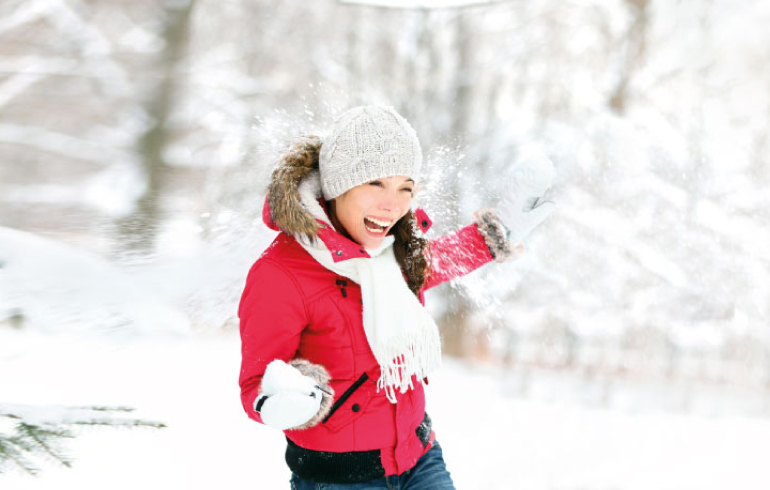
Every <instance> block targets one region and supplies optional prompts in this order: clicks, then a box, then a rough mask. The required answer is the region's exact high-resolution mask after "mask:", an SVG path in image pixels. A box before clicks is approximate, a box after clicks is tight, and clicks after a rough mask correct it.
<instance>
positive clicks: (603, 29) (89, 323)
mask: <svg viewBox="0 0 770 490" xmlns="http://www.w3.org/2000/svg"><path fill="white" fill-rule="evenodd" d="M768 22H770V3H769V2H766V1H762V0H730V1H728V0H679V1H663V0H609V1H606V0H603V1H598V0H567V1H564V0H537V1H535V0H516V1H493V2H485V1H481V0H478V1H465V2H463V1H459V0H452V1H443V2H442V1H438V0H436V1H424V2H406V1H399V2H384V1H379V2H378V1H366V2H363V1H362V2H356V1H339V2H333V1H331V0H320V1H314V2H303V1H301V0H285V1H282V2H280V3H276V2H270V1H267V0H220V1H212V0H209V1H205V0H135V1H131V2H125V1H119V0H100V1H99V2H89V1H86V0H5V1H3V2H2V3H0V458H3V455H4V454H8V453H4V452H3V451H5V450H6V449H7V446H4V445H3V444H5V443H7V441H8V440H10V438H12V437H13V436H12V434H13V433H14V432H13V431H14V427H15V424H17V423H18V421H19V420H21V419H24V420H27V421H28V422H29V423H37V424H40V426H42V427H60V428H66V430H69V431H70V433H69V435H72V436H74V437H64V438H61V440H59V441H57V443H56V444H57V447H56V451H55V452H56V453H57V454H65V455H66V456H67V457H68V458H70V459H71V460H72V466H71V467H63V466H61V465H60V464H59V463H57V462H56V459H55V458H53V457H51V456H50V455H48V456H46V455H45V454H44V453H40V452H38V453H37V454H33V455H32V456H30V457H29V461H28V462H29V463H30V464H32V465H34V466H35V467H36V468H37V469H39V470H41V471H40V472H39V474H38V476H35V477H32V476H29V475H28V474H26V473H25V472H24V471H22V470H21V469H20V468H19V466H18V465H15V464H14V463H13V461H12V459H9V458H7V457H6V458H4V459H0V472H2V473H0V489H3V490H5V489H6V488H8V489H14V490H15V489H47V488H78V489H90V488H94V489H96V488H104V487H105V486H107V485H108V484H109V485H110V487H111V488H119V489H121V488H136V487H137V486H138V485H142V486H144V487H148V488H164V487H165V488H168V487H172V488H177V487H186V488H191V489H197V488H201V489H202V488H209V487H211V486H213V485H218V486H221V487H223V488H227V487H234V486H236V485H238V486H239V487H243V486H246V487H251V488H259V489H262V488H265V489H272V488H276V489H280V488H288V484H287V480H288V470H287V469H286V468H285V466H284V464H283V459H282V458H283V456H282V451H283V439H282V436H281V435H280V434H277V433H274V432H272V431H270V430H269V429H267V428H265V427H262V426H259V425H258V424H255V423H253V422H250V421H249V420H248V419H247V418H246V416H245V414H243V413H242V409H241V407H240V401H239V399H238V388H237V374H238V368H239V365H238V364H239V360H240V359H239V350H238V349H239V345H238V336H237V318H236V317H235V313H236V306H237V301H238V298H239V295H240V292H241V288H242V286H243V281H244V279H245V274H246V272H247V270H248V267H249V266H250V265H251V263H252V262H253V261H254V260H255V259H256V258H257V257H258V256H259V254H260V252H261V251H262V250H263V249H264V247H265V246H266V245H267V244H268V243H269V242H270V241H271V239H272V237H273V234H272V233H271V232H270V231H269V230H267V229H266V228H265V227H263V226H261V224H260V222H261V216H260V213H261V205H262V201H263V199H264V190H265V184H266V181H267V178H268V176H269V173H270V168H271V164H272V162H274V161H275V159H276V158H277V156H278V155H279V154H280V153H281V152H282V151H283V150H285V149H286V148H287V146H288V144H289V143H290V142H291V140H292V139H293V138H295V137H297V136H299V135H302V134H308V133H313V134H320V135H323V134H324V132H325V131H326V130H327V129H328V127H329V124H330V122H331V121H332V119H333V117H334V116H335V115H337V114H339V113H340V112H342V111H344V110H345V109H346V108H348V107H350V106H352V105H355V104H361V103H372V102H379V103H389V104H391V105H394V106H395V107H396V108H397V109H398V110H399V112H401V113H402V114H403V115H405V116H406V117H407V119H409V121H410V122H412V124H413V125H414V126H415V128H416V130H417V132H418V135H419V136H420V139H421V142H422V146H423V150H424V153H425V157H426V161H427V164H426V165H425V172H424V175H423V176H421V177H422V182H423V189H422V190H421V191H420V193H419V195H418V199H419V201H420V203H421V205H422V206H423V207H424V208H425V209H426V210H427V211H428V213H429V214H430V215H431V216H432V218H433V219H434V221H435V223H436V225H435V227H434V230H432V231H431V236H437V235H439V234H441V233H444V232H447V231H449V230H451V229H454V228H456V227H458V226H461V225H463V224H465V223H467V222H468V221H469V220H470V217H471V214H472V212H473V211H474V210H476V209H478V208H479V207H482V206H487V205H494V204H495V203H496V201H497V199H499V196H500V195H501V193H503V192H505V188H506V183H505V182H504V181H502V180H501V179H500V178H499V176H500V175H502V174H503V172H504V170H505V169H506V167H508V166H510V165H511V164H512V163H513V162H515V161H516V158H517V157H518V155H519V153H520V152H521V149H522V148H524V147H525V146H526V145H528V144H532V143H536V144H538V145H540V146H541V148H543V149H544V151H546V153H547V154H548V155H549V156H550V157H551V159H552V160H553V162H554V165H555V166H556V168H557V171H558V173H559V176H558V179H557V182H556V185H555V187H554V189H553V190H552V191H551V197H552V198H553V199H554V200H555V201H556V202H557V204H558V206H559V207H558V209H557V212H556V213H555V214H554V215H553V216H552V217H551V218H549V220H548V221H547V222H546V223H545V224H544V225H542V226H541V227H540V228H538V229H537V230H536V231H535V232H534V233H533V235H532V236H531V237H530V239H529V241H528V242H527V244H526V247H527V253H526V254H525V256H524V257H522V258H521V259H520V260H517V261H515V262H513V263H508V264H504V265H498V264H494V265H490V266H487V267H485V268H484V269H482V270H480V271H478V272H475V273H474V274H472V275H470V276H468V277H467V278H464V279H462V280H460V281H457V282H456V283H453V284H450V285H446V286H442V287H441V288H438V289H437V290H435V291H431V292H430V294H429V295H428V298H427V300H428V305H429V308H430V310H431V312H432V313H433V315H434V316H435V318H437V319H438V320H439V323H440V325H441V328H442V335H443V338H444V346H445V353H446V356H445V358H446V366H445V368H444V369H443V370H442V372H441V373H440V374H439V375H437V376H436V379H435V381H433V380H432V382H431V386H430V387H429V388H428V397H429V401H428V403H429V407H428V408H429V411H430V413H431V416H432V418H433V419H434V421H435V423H436V431H437V434H438V437H439V440H440V441H441V442H442V445H443V447H444V450H445V455H446V458H447V461H448V463H449V468H450V470H451V471H452V473H453V475H454V477H455V480H456V483H457V485H458V488H464V489H476V488H479V489H480V488H484V489H487V488H489V489H549V490H551V489H553V490H556V489H558V490H578V489H591V490H600V489H623V490H626V489H637V488H638V489H642V488H644V489H671V490H683V489H724V488H747V489H766V488H770V471H768V470H767V469H765V468H763V466H764V465H763V464H762V463H763V458H762V456H763V455H765V454H767V451H768V449H770V447H768V446H770V437H768V436H770V211H769V210H770V193H768V192H767V190H766V189H767V188H768V187H770V161H768V154H770V90H768V88H770V50H768V46H770V30H768V29H767V28H766V26H767V25H768ZM468 393H473V394H474V396H471V397H469V396H468ZM459 400H462V401H463V403H458V401H459ZM72 407H80V408H76V409H75V408H72ZM83 407H113V408H114V407H130V408H133V409H135V410H134V411H132V412H121V411H117V412H109V413H108V412H104V413H105V414H107V415H104V417H103V418H99V417H97V416H95V415H94V414H93V413H92V412H89V410H88V409H86V408H83ZM19 417H21V419H20V418H19ZM95 421H102V422H104V423H107V422H108V421H109V423H111V424H115V425H117V426H116V427H89V426H86V425H83V424H84V423H89V422H91V423H93V422H95ZM138 422H141V424H140V425H146V424H150V425H152V424H155V423H158V424H164V425H165V426H166V427H165V428H154V427H146V426H139V427H133V428H128V427H126V426H130V425H135V423H138ZM764 459H766V458H764ZM249 482H251V483H249Z"/></svg>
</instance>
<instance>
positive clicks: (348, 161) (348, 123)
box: [319, 105, 422, 201]
mask: <svg viewBox="0 0 770 490" xmlns="http://www.w3.org/2000/svg"><path fill="white" fill-rule="evenodd" d="M421 164H422V150H421V149H420V142H419V141H418V139H417V133H416V132H415V131H414V128H412V126H411V125H410V124H409V123H408V122H407V121H406V119H404V118H403V117H401V116H400V115H398V113H397V112H396V111H395V109H393V108H392V107H389V106H374V105H370V106H360V107H354V108H353V109H350V110H348V111H347V112H345V113H344V114H342V115H341V116H340V117H339V119H337V121H336V122H335V124H334V128H333V129H332V133H331V134H330V135H329V136H328V137H327V138H324V140H323V145H322V146H321V153H320V155H319V166H320V171H321V189H322V191H323V195H324V199H326V200H327V201H328V200H331V199H334V198H335V197H337V196H340V195H342V194H344V193H345V192H347V191H348V190H350V189H352V188H353V187H355V186H357V185H361V184H365V183H367V182H371V181H372V180H375V179H380V178H383V177H390V176H393V175H406V176H408V177H412V178H414V176H415V175H416V174H417V172H418V171H419V168H420V165H421Z"/></svg>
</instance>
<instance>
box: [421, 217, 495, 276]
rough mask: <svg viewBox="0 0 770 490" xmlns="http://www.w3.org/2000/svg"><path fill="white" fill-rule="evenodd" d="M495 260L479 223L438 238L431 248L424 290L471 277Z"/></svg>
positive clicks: (431, 244)
mask: <svg viewBox="0 0 770 490" xmlns="http://www.w3.org/2000/svg"><path fill="white" fill-rule="evenodd" d="M492 260H493V257H492V254H491V253H490V251H489V247H488V246H487V242H486V240H485V239H484V235H482V233H481V232H480V231H479V228H478V225H477V224H476V223H472V224H470V225H468V226H466V227H464V228H460V229H459V230H457V231H455V232H453V233H450V234H448V235H444V236H441V237H438V238H436V239H435V240H431V241H430V245H429V247H428V261H429V263H430V272H429V274H428V278H427V279H426V281H425V284H424V285H423V287H422V290H423V291H427V290H428V289H430V288H432V287H435V286H438V285H439V284H442V283H444V282H446V281H451V280H452V279H456V278H458V277H461V276H464V275H466V274H469V273H471V272H473V271H475V270H476V269H478V268H479V267H481V266H482V265H484V264H486V263H488V262H491V261H492Z"/></svg>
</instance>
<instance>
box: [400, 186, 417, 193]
mask: <svg viewBox="0 0 770 490" xmlns="http://www.w3.org/2000/svg"><path fill="white" fill-rule="evenodd" d="M401 190H402V191H406V192H408V193H409V194H411V193H412V192H413V191H414V189H412V188H411V187H404V188H403V189H401Z"/></svg>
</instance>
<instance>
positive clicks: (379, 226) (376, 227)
mask: <svg viewBox="0 0 770 490" xmlns="http://www.w3.org/2000/svg"><path fill="white" fill-rule="evenodd" d="M391 223H392V221H384V220H381V219H377V218H370V217H369V216H366V217H364V226H365V227H366V229H367V231H369V232H370V233H375V234H378V235H381V234H383V233H385V230H387V229H388V227H389V226H390V224H391Z"/></svg>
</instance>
